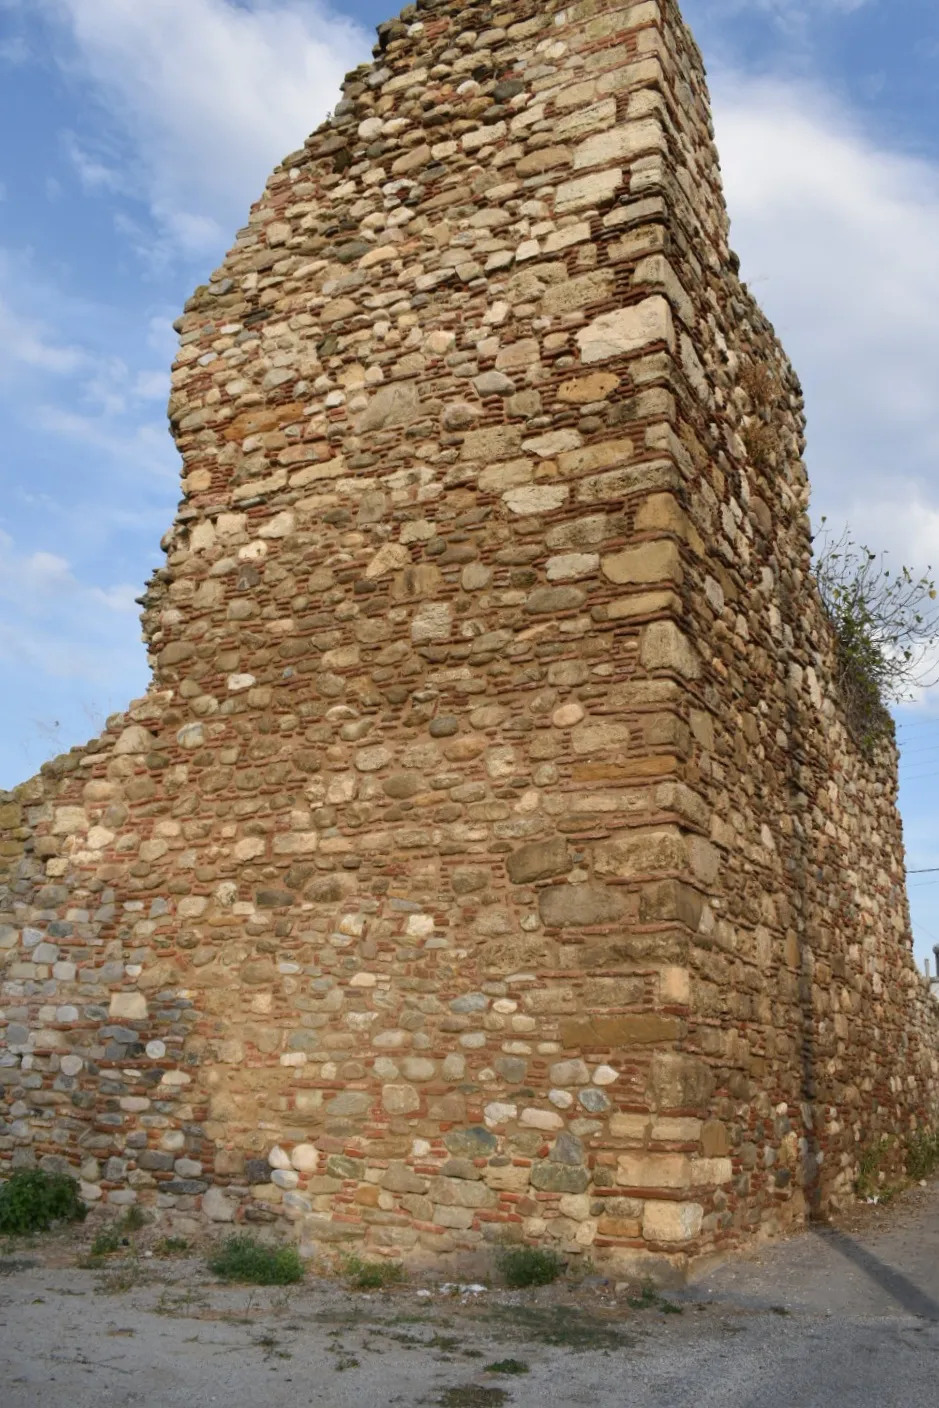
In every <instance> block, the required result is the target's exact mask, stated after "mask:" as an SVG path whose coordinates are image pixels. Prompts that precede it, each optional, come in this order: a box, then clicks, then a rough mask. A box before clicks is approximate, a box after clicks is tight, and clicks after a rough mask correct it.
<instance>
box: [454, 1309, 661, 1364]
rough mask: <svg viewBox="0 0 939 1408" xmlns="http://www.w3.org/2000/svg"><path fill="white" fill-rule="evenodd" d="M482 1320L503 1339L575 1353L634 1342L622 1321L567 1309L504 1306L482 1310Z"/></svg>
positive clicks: (610, 1348) (620, 1347)
mask: <svg viewBox="0 0 939 1408" xmlns="http://www.w3.org/2000/svg"><path fill="white" fill-rule="evenodd" d="M480 1318H481V1319H483V1320H486V1321H489V1322H490V1323H492V1324H493V1328H494V1330H495V1332H496V1333H497V1334H499V1335H500V1336H511V1338H512V1339H513V1340H516V1341H517V1340H518V1339H525V1340H529V1341H531V1340H539V1341H540V1342H541V1343H542V1344H549V1345H554V1346H556V1347H557V1348H559V1349H569V1350H571V1351H572V1352H573V1353H582V1352H584V1351H585V1350H615V1349H622V1348H623V1347H624V1346H626V1345H628V1344H631V1343H632V1342H633V1338H634V1336H633V1335H632V1334H630V1332H629V1331H628V1330H627V1328H626V1327H625V1325H624V1324H623V1322H622V1320H620V1319H619V1318H610V1317H607V1316H603V1315H598V1314H589V1315H588V1314H585V1313H584V1312H583V1311H582V1310H579V1309H577V1308H576V1307H574V1306H568V1305H551V1306H541V1305H512V1306H506V1305H501V1306H499V1308H498V1310H496V1308H495V1307H492V1308H487V1309H485V1310H483V1312H482V1314H481V1317H480Z"/></svg>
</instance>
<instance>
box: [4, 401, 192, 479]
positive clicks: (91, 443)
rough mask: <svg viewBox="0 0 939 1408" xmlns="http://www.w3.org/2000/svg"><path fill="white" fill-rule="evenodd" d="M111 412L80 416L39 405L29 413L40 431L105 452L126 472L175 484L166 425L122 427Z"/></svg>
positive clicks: (175, 462)
mask: <svg viewBox="0 0 939 1408" xmlns="http://www.w3.org/2000/svg"><path fill="white" fill-rule="evenodd" d="M113 411H114V407H113V405H112V406H106V407H105V409H104V412H103V413H102V414H100V415H83V414H82V413H81V412H79V411H70V410H66V409H64V408H63V407H61V406H52V405H38V406H34V407H33V408H32V412H31V414H32V418H33V420H34V422H35V424H36V426H37V427H38V428H39V429H40V430H44V431H46V432H48V433H50V434H52V435H57V436H60V437H61V438H62V439H64V440H71V441H73V442H74V443H75V444H78V445H83V446H86V447H90V448H92V449H94V450H101V451H104V452H105V453H106V454H107V455H109V456H110V457H111V458H112V459H113V460H114V461H115V462H117V463H118V464H120V465H121V466H122V468H123V470H124V471H125V472H129V473H131V474H134V473H137V472H141V473H144V474H146V475H150V476H152V477H153V478H155V479H159V480H165V481H167V482H172V481H174V480H175V479H176V478H177V477H178V475H179V457H178V455H177V454H176V451H175V449H174V448H173V444H172V441H171V440H170V437H169V435H168V434H167V430H166V426H165V424H164V423H163V422H162V421H161V422H159V423H155V422H151V421H136V422H135V421H134V420H133V419H131V421H130V422H129V424H128V425H126V426H124V425H122V424H119V423H117V422H116V421H115V420H114V419H113V418H112V415H113ZM109 412H111V413H112V414H109Z"/></svg>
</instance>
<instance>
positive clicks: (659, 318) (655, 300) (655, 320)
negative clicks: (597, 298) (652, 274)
mask: <svg viewBox="0 0 939 1408" xmlns="http://www.w3.org/2000/svg"><path fill="white" fill-rule="evenodd" d="M577 342H578V345H579V347H580V360H581V361H582V362H583V363H585V364H586V365H589V364H590V363H592V362H608V361H609V360H610V359H611V358H612V357H622V356H623V355H624V354H626V353H628V352H638V351H640V350H641V349H642V348H643V347H648V346H650V344H652V343H654V342H664V343H666V344H667V345H668V346H669V347H674V345H675V326H674V323H673V321H672V310H671V308H670V306H669V303H668V299H666V298H663V297H662V295H661V294H659V293H656V294H653V295H652V296H651V297H650V298H644V299H643V300H642V302H641V303H633V304H631V305H630V306H629V307H628V308H618V309H617V310H616V311H615V312H612V313H601V314H600V316H599V318H595V319H594V321H593V322H592V323H590V324H588V326H587V327H585V328H581V330H580V331H579V332H578V334H577Z"/></svg>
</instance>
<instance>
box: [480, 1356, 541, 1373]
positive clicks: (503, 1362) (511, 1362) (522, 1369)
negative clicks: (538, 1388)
mask: <svg viewBox="0 0 939 1408" xmlns="http://www.w3.org/2000/svg"><path fill="white" fill-rule="evenodd" d="M486 1373H487V1374H530V1373H531V1369H530V1367H529V1366H528V1365H527V1364H526V1363H525V1361H524V1359H497V1360H496V1362H495V1364H487V1365H486Z"/></svg>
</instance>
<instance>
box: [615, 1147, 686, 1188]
mask: <svg viewBox="0 0 939 1408" xmlns="http://www.w3.org/2000/svg"><path fill="white" fill-rule="evenodd" d="M616 1181H617V1183H618V1184H619V1185H620V1186H621V1187H623V1188H688V1187H690V1186H691V1160H690V1159H689V1158H688V1156H687V1154H648V1153H640V1152H636V1153H632V1152H630V1153H626V1154H620V1155H619V1156H618V1158H617V1160H616Z"/></svg>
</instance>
